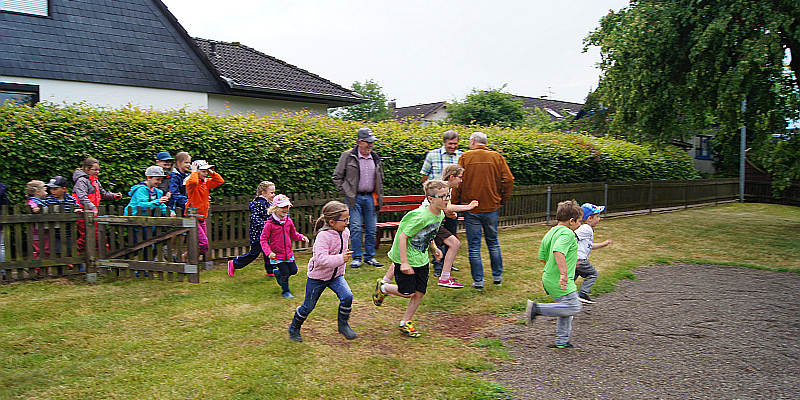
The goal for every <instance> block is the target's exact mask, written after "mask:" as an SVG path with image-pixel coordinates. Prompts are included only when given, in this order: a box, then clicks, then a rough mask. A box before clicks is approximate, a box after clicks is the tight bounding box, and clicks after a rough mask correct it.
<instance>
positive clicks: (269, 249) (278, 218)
mask: <svg viewBox="0 0 800 400" xmlns="http://www.w3.org/2000/svg"><path fill="white" fill-rule="evenodd" d="M291 206H292V202H291V201H290V200H289V198H288V197H287V196H286V195H285V194H279V195H277V196H275V197H274V198H273V199H272V206H270V207H269V209H267V212H268V213H270V216H269V218H267V222H265V223H264V230H263V231H261V240H260V242H261V249H262V250H263V251H264V254H266V255H267V258H268V259H269V263H270V265H271V266H273V267H275V271H273V272H274V274H275V279H276V280H277V281H278V284H279V285H280V286H281V289H282V291H281V296H283V297H285V298H287V299H293V298H294V296H292V292H291V291H290V290H289V277H290V276H292V275H294V274H296V273H297V264H296V263H295V262H294V251H292V240H298V241H299V240H302V241H304V242H306V243H308V238H307V237H305V236H304V235H301V234H299V233H297V229H296V228H295V227H294V221H292V219H291V218H289V208H290V207H291Z"/></svg>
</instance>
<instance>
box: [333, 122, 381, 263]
mask: <svg viewBox="0 0 800 400" xmlns="http://www.w3.org/2000/svg"><path fill="white" fill-rule="evenodd" d="M375 140H377V138H376V137H375V135H374V134H373V133H372V130H371V129H369V128H361V129H359V130H358V133H357V144H356V147H354V148H352V149H349V150H345V151H344V152H343V153H342V155H341V157H339V162H338V163H337V164H336V169H335V170H334V171H333V176H332V179H333V184H334V185H336V188H337V189H339V193H341V194H342V195H344V197H345V202H346V203H347V206H348V207H349V208H350V249H351V250H352V251H353V261H352V262H351V263H350V267H352V268H358V267H360V266H361V263H362V257H363V262H364V263H366V264H369V265H372V266H374V267H378V268H380V267H383V264H381V263H379V262H378V260H376V259H375V239H376V233H377V230H378V227H377V222H378V221H377V211H378V210H380V208H381V206H382V205H383V163H382V162H381V158H380V157H378V154H377V153H375V152H374V151H372V146H373V145H374V144H375ZM362 224H363V225H364V229H363V232H364V243H363V245H364V246H363V249H362V243H361V233H362V229H361V225H362Z"/></svg>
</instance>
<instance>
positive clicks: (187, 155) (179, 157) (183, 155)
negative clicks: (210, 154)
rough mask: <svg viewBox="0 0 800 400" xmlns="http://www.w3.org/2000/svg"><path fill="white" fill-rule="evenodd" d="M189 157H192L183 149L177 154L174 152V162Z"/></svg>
mask: <svg viewBox="0 0 800 400" xmlns="http://www.w3.org/2000/svg"><path fill="white" fill-rule="evenodd" d="M190 158H192V156H190V155H189V153H187V152H185V151H182V152H180V153H178V154H175V164H177V163H179V162H183V161H185V160H188V159H190Z"/></svg>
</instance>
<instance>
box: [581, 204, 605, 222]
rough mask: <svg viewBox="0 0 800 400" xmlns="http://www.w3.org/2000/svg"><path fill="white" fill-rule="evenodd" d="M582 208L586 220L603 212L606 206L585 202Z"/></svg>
mask: <svg viewBox="0 0 800 400" xmlns="http://www.w3.org/2000/svg"><path fill="white" fill-rule="evenodd" d="M581 208H582V209H583V220H584V221H585V220H586V219H587V218H589V217H591V216H592V215H595V214H600V213H601V212H603V210H605V209H606V206H596V205H594V204H592V203H583V205H582V206H581Z"/></svg>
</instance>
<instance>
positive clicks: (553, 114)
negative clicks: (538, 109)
mask: <svg viewBox="0 0 800 400" xmlns="http://www.w3.org/2000/svg"><path fill="white" fill-rule="evenodd" d="M544 110H545V111H547V112H548V113H550V115H552V116H554V117H556V118H558V119H561V118H564V116H563V115H561V114H559V113H557V112H555V110H552V109H550V108H545V109H544Z"/></svg>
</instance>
